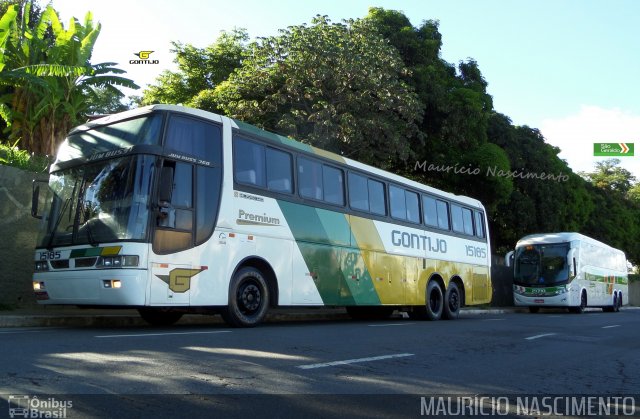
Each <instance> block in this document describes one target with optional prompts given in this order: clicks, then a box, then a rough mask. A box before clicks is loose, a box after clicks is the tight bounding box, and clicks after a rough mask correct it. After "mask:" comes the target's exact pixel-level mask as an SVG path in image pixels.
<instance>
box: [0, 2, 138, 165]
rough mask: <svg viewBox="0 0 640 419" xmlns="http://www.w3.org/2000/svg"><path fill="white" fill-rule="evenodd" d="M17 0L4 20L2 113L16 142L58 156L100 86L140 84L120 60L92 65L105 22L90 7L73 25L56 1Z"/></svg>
mask: <svg viewBox="0 0 640 419" xmlns="http://www.w3.org/2000/svg"><path fill="white" fill-rule="evenodd" d="M23 3H24V7H23V8H22V9H21V10H20V11H19V12H17V10H16V8H15V7H14V6H13V5H10V6H8V7H7V11H6V12H5V13H4V15H3V17H2V18H1V19H0V63H2V65H3V67H2V69H1V70H0V86H4V88H3V89H4V94H3V95H0V116H1V117H2V118H3V120H4V122H5V124H6V126H7V128H8V131H9V139H10V140H11V141H16V140H20V145H21V147H22V148H24V149H26V150H29V151H31V152H35V153H38V154H48V155H52V154H54V153H55V150H56V149H57V145H58V144H59V143H60V142H61V141H62V139H63V138H64V136H65V135H66V133H67V132H68V131H69V130H70V128H71V127H72V126H74V125H77V124H78V123H79V122H80V121H84V118H85V116H86V114H87V113H88V109H89V105H90V103H91V102H90V101H88V100H87V99H86V97H87V96H93V95H94V93H95V92H94V90H93V89H94V88H97V87H100V88H106V89H111V90H112V93H113V90H117V89H116V88H115V87H114V86H124V87H129V88H134V89H135V88H137V87H138V86H136V85H135V84H134V83H133V82H132V81H131V80H129V79H127V78H124V77H121V76H118V74H122V73H123V72H124V71H122V70H120V69H118V68H116V67H115V63H101V64H91V62H90V59H91V53H92V50H93V46H94V45H95V42H96V40H97V38H98V35H99V34H100V29H101V26H100V24H99V23H94V20H93V15H92V14H91V12H88V13H87V14H86V16H85V19H84V21H83V23H80V22H79V21H78V20H77V19H75V18H72V19H71V20H70V22H69V24H68V26H67V27H65V26H64V25H63V24H62V23H61V22H60V21H59V19H58V15H57V13H56V11H55V10H54V9H53V7H52V6H51V5H48V6H47V7H46V8H45V9H44V10H42V11H38V13H35V14H34V13H32V11H31V10H32V6H33V3H32V2H31V1H26V2H23Z"/></svg>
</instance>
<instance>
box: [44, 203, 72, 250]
mask: <svg viewBox="0 0 640 419" xmlns="http://www.w3.org/2000/svg"><path fill="white" fill-rule="evenodd" d="M72 199H73V196H71V197H69V198H67V199H66V200H65V201H64V204H63V205H62V210H60V214H58V218H56V222H55V223H54V224H53V228H52V229H51V235H50V236H49V241H48V243H47V249H48V250H53V238H54V237H55V236H56V231H57V230H58V226H59V225H60V221H62V217H63V216H64V212H65V211H66V209H67V207H68V206H69V203H70V202H71V200H72Z"/></svg>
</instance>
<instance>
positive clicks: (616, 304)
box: [613, 292, 622, 313]
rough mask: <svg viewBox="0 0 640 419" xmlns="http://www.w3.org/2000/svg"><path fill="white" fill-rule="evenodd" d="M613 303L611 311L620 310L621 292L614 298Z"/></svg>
mask: <svg viewBox="0 0 640 419" xmlns="http://www.w3.org/2000/svg"><path fill="white" fill-rule="evenodd" d="M614 301H615V303H614V304H613V311H615V312H616V313H618V312H619V311H620V307H622V293H621V292H619V293H618V296H617V297H616V298H615V300H614Z"/></svg>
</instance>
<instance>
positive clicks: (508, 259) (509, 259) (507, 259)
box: [504, 250, 515, 266]
mask: <svg viewBox="0 0 640 419" xmlns="http://www.w3.org/2000/svg"><path fill="white" fill-rule="evenodd" d="M514 258H515V252H514V251H513V250H512V251H510V252H509V253H507V254H506V255H505V256H504V264H505V265H506V266H513V259H514Z"/></svg>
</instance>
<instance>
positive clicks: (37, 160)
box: [0, 143, 51, 173]
mask: <svg viewBox="0 0 640 419" xmlns="http://www.w3.org/2000/svg"><path fill="white" fill-rule="evenodd" d="M50 163H51V161H50V160H49V159H48V158H47V157H45V156H38V155H35V154H30V153H29V152H27V151H25V150H20V149H18V147H16V145H15V144H13V145H6V144H2V143H0V164H2V165H5V166H12V167H17V168H19V169H23V170H28V171H30V172H36V173H44V172H46V171H47V169H48V168H49V164H50Z"/></svg>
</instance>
